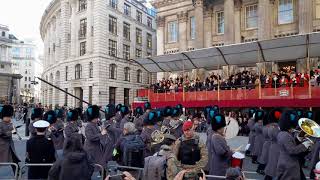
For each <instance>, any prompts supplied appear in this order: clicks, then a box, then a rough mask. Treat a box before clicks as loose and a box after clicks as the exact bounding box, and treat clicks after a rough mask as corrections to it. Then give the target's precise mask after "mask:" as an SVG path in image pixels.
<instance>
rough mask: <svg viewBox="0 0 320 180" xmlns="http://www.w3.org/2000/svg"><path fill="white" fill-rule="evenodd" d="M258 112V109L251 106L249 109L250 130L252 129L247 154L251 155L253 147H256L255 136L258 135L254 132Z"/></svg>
mask: <svg viewBox="0 0 320 180" xmlns="http://www.w3.org/2000/svg"><path fill="white" fill-rule="evenodd" d="M255 112H256V109H254V108H251V109H249V120H248V125H247V126H248V127H249V130H250V133H249V141H248V144H250V145H249V148H248V149H247V151H246V155H247V156H251V152H252V149H253V147H254V138H255V136H256V133H255V132H254V123H255V122H254V117H253V115H254V113H255Z"/></svg>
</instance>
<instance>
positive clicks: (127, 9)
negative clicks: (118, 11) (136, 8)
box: [123, 3, 131, 16]
mask: <svg viewBox="0 0 320 180" xmlns="http://www.w3.org/2000/svg"><path fill="white" fill-rule="evenodd" d="M123 12H124V14H125V15H127V16H130V15H131V6H129V5H128V4H126V3H124V7H123Z"/></svg>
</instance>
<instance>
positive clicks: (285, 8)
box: [278, 0, 293, 24]
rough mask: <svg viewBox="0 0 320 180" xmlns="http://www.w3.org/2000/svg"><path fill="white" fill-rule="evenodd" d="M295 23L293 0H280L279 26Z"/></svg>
mask: <svg viewBox="0 0 320 180" xmlns="http://www.w3.org/2000/svg"><path fill="white" fill-rule="evenodd" d="M292 22H293V0H279V7H278V24H288V23H292Z"/></svg>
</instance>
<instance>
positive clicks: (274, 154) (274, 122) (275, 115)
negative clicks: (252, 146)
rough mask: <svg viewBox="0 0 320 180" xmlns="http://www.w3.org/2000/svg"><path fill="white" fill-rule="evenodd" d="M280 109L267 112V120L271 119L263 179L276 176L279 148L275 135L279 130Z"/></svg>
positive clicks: (270, 179)
mask: <svg viewBox="0 0 320 180" xmlns="http://www.w3.org/2000/svg"><path fill="white" fill-rule="evenodd" d="M281 113H282V111H281V109H274V110H272V111H271V112H270V113H269V120H270V121H271V123H270V125H269V128H268V136H269V137H270V141H271V144H270V147H269V149H268V150H267V152H268V156H267V158H268V160H267V163H266V167H265V171H264V172H265V180H272V179H273V178H275V177H276V171H277V164H278V158H279V153H280V148H279V145H278V143H277V136H278V134H279V132H280V128H279V125H278V123H279V120H280V117H281Z"/></svg>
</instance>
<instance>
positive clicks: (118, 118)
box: [114, 104, 123, 128]
mask: <svg viewBox="0 0 320 180" xmlns="http://www.w3.org/2000/svg"><path fill="white" fill-rule="evenodd" d="M122 106H123V105H122V104H118V105H117V106H116V115H115V118H114V121H115V122H114V127H115V128H120V123H121V120H122V118H123V117H122V115H121V112H120V109H121V107H122Z"/></svg>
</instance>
